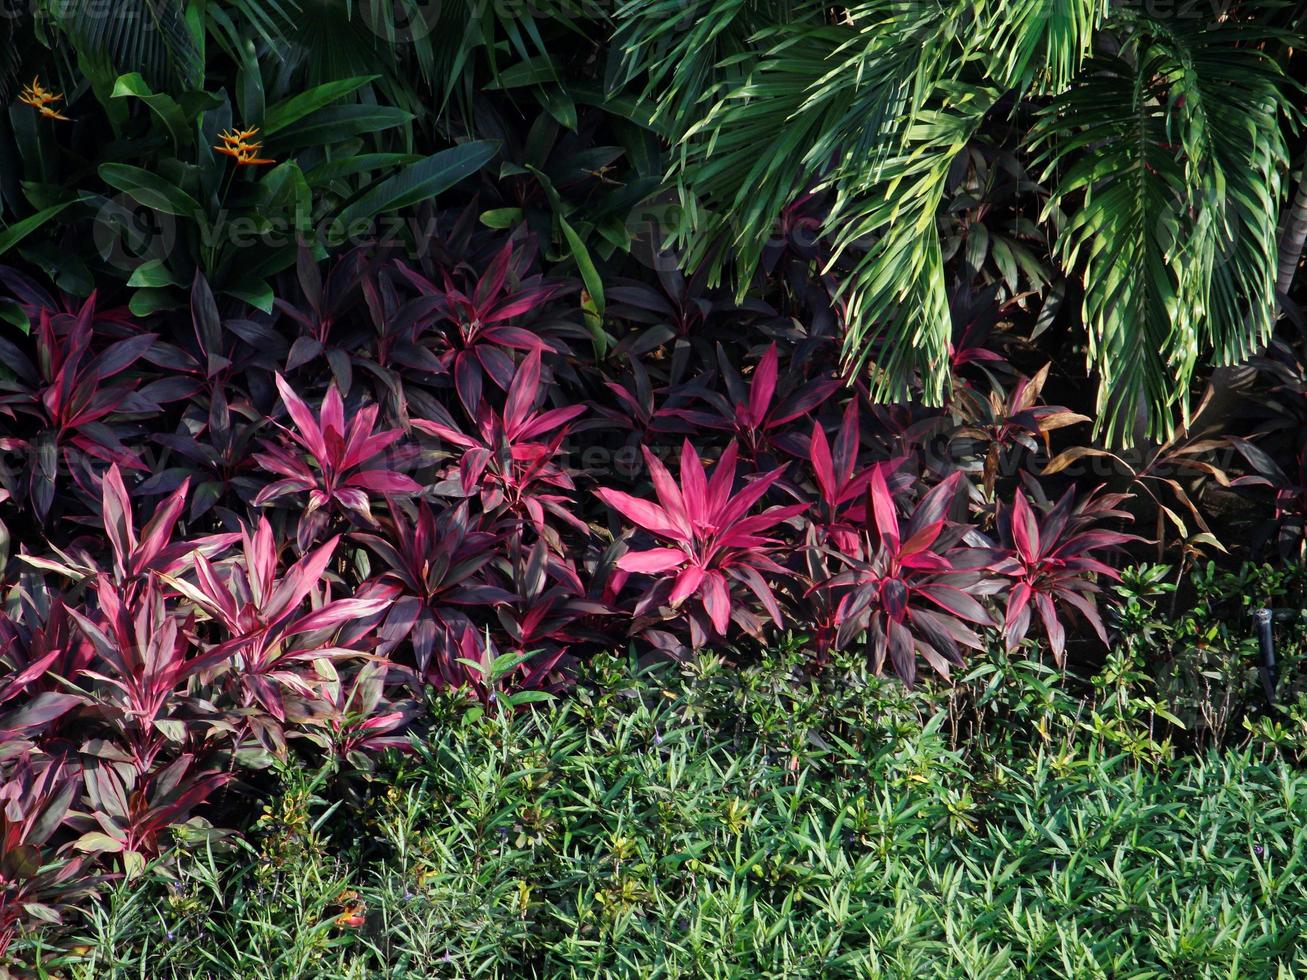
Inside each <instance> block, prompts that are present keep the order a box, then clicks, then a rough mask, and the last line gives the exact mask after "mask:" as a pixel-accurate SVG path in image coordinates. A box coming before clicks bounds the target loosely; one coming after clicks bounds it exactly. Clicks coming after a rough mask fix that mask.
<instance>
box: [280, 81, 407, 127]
mask: <svg viewBox="0 0 1307 980" xmlns="http://www.w3.org/2000/svg"><path fill="white" fill-rule="evenodd" d="M380 77H381V76H380V75H356V76H355V77H353V78H342V79H338V80H337V81H334V82H327V83H325V84H323V85H318V86H317V87H315V88H311V89H309V90H308V91H307V92H301V93H299V94H298V95H292V96H291V97H290V98H289V99H283V100H282V101H281V102H278V103H277V104H276V105H270V106H268V108H267V110H266V111H265V112H264V113H263V127H262V135H264V136H271V135H272V134H273V133H277V132H280V131H281V130H283V129H285V128H286V127H287V126H289V125H290V124H291V123H294V122H298V121H299V120H301V119H303V118H304V117H305V116H307V115H308V114H309V113H311V112H317V111H318V110H319V109H321V108H323V107H324V106H328V105H331V103H333V102H335V101H336V100H337V99H343V98H344V97H345V96H347V95H349V94H350V93H351V92H356V91H358V90H359V89H361V88H362V87H363V86H364V85H367V84H368V83H369V82H372V81H376V79H378V78H380Z"/></svg>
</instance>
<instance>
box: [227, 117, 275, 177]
mask: <svg viewBox="0 0 1307 980" xmlns="http://www.w3.org/2000/svg"><path fill="white" fill-rule="evenodd" d="M258 131H259V127H258V126H254V127H251V128H250V129H235V130H230V131H227V132H222V133H219V134H218V139H220V140H221V141H222V143H221V145H219V146H215V147H214V149H215V150H217V151H218V152H219V153H222V154H224V155H226V156H229V157H231V158H232V159H234V160H235V161H236V166H238V167H255V166H262V165H263V164H267V163H276V162H277V161H276V160H269V159H267V158H265V157H261V156H259V151H260V150H262V149H263V143H262V141H260V140H255V139H253V138H252V137H253V136H254V135H255V134H256V133H257V132H258Z"/></svg>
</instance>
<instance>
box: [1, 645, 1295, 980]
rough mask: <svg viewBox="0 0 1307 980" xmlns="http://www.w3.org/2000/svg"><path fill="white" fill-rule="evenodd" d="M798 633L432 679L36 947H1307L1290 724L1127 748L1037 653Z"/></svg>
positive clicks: (1275, 959)
mask: <svg viewBox="0 0 1307 980" xmlns="http://www.w3.org/2000/svg"><path fill="white" fill-rule="evenodd" d="M786 659H787V658H786V656H785V655H778V656H777V657H776V658H775V661H774V662H772V663H768V664H764V665H761V666H759V667H756V668H751V669H748V670H745V671H734V670H724V669H723V665H722V664H721V663H720V661H716V660H714V659H712V658H705V659H703V660H701V661H700V662H698V663H696V664H692V665H687V666H685V667H683V668H680V669H677V668H673V667H667V666H663V667H660V668H657V669H655V670H653V671H652V672H650V671H644V672H637V671H635V670H633V669H632V668H631V667H630V666H628V665H626V664H624V663H621V662H618V661H610V662H608V663H607V664H603V665H600V666H599V667H598V668H597V676H596V678H595V680H594V682H593V683H592V684H591V685H590V686H589V687H587V688H586V689H585V690H584V692H582V693H580V694H578V695H577V696H575V697H574V698H572V699H570V700H568V701H566V702H557V703H554V704H549V705H544V706H542V707H541V708H540V709H539V710H536V711H532V712H529V713H519V714H513V713H510V712H505V713H495V712H494V711H493V710H491V711H488V712H485V711H483V710H482V709H481V708H480V707H478V708H475V709H473V710H472V711H468V710H467V709H466V707H465V706H464V705H459V704H456V703H455V702H453V701H443V702H440V703H438V704H436V706H435V709H436V711H437V712H438V719H437V722H438V723H437V724H436V726H435V727H434V728H433V732H434V734H432V735H431V736H430V737H429V738H428V739H427V740H426V741H425V742H424V744H423V745H422V746H421V748H420V751H419V752H418V753H416V754H415V755H413V756H411V757H409V758H407V759H406V760H405V761H403V762H401V763H396V764H395V765H393V766H392V767H390V768H387V769H383V770H382V771H380V772H379V773H378V774H377V777H376V778H375V779H374V780H373V781H372V782H371V783H368V784H365V785H363V786H361V787H360V786H357V785H356V786H354V787H352V788H351V787H348V786H342V785H341V784H340V783H339V782H337V781H336V779H335V777H332V776H330V774H327V773H320V774H317V775H316V776H315V775H312V774H309V773H305V772H304V771H303V770H299V771H291V772H287V773H286V774H285V783H284V787H283V793H282V795H281V796H280V797H279V798H278V799H276V800H275V801H274V802H272V803H270V804H268V805H267V806H266V807H265V808H264V813H263V816H262V818H261V819H259V820H258V822H257V824H256V829H255V830H254V832H252V833H251V834H249V835H248V838H247V840H248V843H246V842H241V843H240V844H238V845H232V846H231V847H230V848H228V849H226V850H216V851H210V850H206V849H200V850H199V851H198V852H197V853H195V854H193V856H191V857H188V858H183V859H182V861H181V863H180V864H179V866H178V877H177V878H176V879H168V878H165V877H162V876H159V877H157V878H154V879H151V880H148V882H147V883H146V884H145V885H144V886H141V885H136V886H126V885H124V886H122V887H121V888H120V889H118V890H117V891H116V892H115V893H114V894H113V895H112V896H111V897H110V899H109V900H108V901H106V902H105V903H104V905H103V906H102V907H101V908H99V909H97V910H95V911H94V912H92V913H91V914H90V916H89V918H88V921H87V924H86V927H85V930H84V931H85V933H86V935H85V939H83V940H81V941H82V942H84V943H85V948H82V949H79V950H77V951H76V952H77V953H78V954H80V958H78V959H76V960H69V959H67V958H61V956H60V954H59V953H57V952H55V951H50V950H39V949H36V948H33V947H31V946H28V947H27V948H25V949H23V950H22V954H23V955H24V957H25V958H26V959H28V961H29V962H32V961H34V960H37V959H40V960H43V961H44V962H46V963H48V964H49V965H48V967H39V968H38V969H43V968H44V969H48V970H49V971H50V972H51V973H53V972H59V973H61V974H62V975H64V976H69V977H92V976H93V977H97V978H101V977H117V976H122V977H128V976H130V977H138V976H151V977H174V976H176V977H190V976H210V977H224V978H225V977H251V978H253V977H259V978H276V977H286V978H292V977H293V978H303V977H382V976H388V977H428V976H430V977H471V976H498V977H525V976H587V977H593V976H640V977H647V976H667V977H687V976H709V977H787V978H789V977H844V976H849V977H927V976H945V977H962V976H965V977H1011V976H1052V975H1061V976H1067V977H1072V976H1074V977H1109V976H1110V977H1145V976H1152V977H1190V976H1192V977H1206V976H1212V977H1215V976H1258V977H1274V976H1280V977H1289V976H1301V975H1303V972H1304V970H1307V954H1304V953H1303V952H1302V951H1301V949H1299V948H1297V941H1298V937H1299V933H1300V931H1301V923H1302V922H1303V921H1305V917H1307V890H1305V889H1304V886H1303V877H1302V874H1301V868H1300V862H1301V858H1300V856H1299V855H1301V854H1302V853H1303V852H1304V847H1305V845H1307V773H1304V772H1302V771H1301V770H1300V769H1296V768H1294V766H1293V765H1292V764H1291V760H1290V759H1289V758H1287V757H1286V755H1287V754H1286V753H1283V752H1281V751H1279V750H1276V749H1273V748H1272V747H1271V746H1270V745H1269V743H1253V744H1250V745H1248V746H1245V747H1244V748H1242V749H1234V750H1227V751H1225V752H1224V753H1217V752H1215V751H1210V752H1207V753H1206V754H1204V755H1202V756H1200V757H1199V758H1196V759H1185V760H1179V761H1177V760H1175V759H1174V758H1172V757H1171V756H1170V755H1168V754H1167V753H1166V752H1153V753H1151V754H1150V753H1149V752H1138V751H1131V750H1128V749H1126V748H1122V745H1123V744H1125V743H1124V742H1123V741H1122V740H1120V739H1117V738H1114V737H1113V736H1112V735H1111V732H1112V730H1113V725H1116V726H1117V727H1118V728H1123V729H1124V728H1129V727H1130V726H1131V725H1132V724H1134V723H1136V722H1140V721H1141V720H1142V715H1139V707H1138V705H1135V707H1133V708H1132V707H1131V706H1130V703H1129V699H1125V700H1124V701H1119V700H1118V699H1116V698H1115V697H1109V698H1104V699H1101V700H1100V701H1099V702H1098V703H1097V705H1096V706H1095V707H1094V708H1093V720H1092V721H1087V720H1086V719H1087V718H1088V717H1089V713H1088V712H1087V711H1086V704H1085V703H1082V702H1080V701H1077V699H1076V697H1075V696H1074V695H1073V694H1071V693H1067V691H1068V690H1069V686H1068V685H1065V684H1059V685H1053V684H1050V683H1049V682H1050V681H1051V680H1052V679H1053V675H1052V672H1051V671H1047V669H1046V668H1041V667H1039V666H1038V665H1032V664H1029V663H1025V664H1016V663H1012V664H1009V663H1008V662H1007V661H1005V660H1004V659H1002V658H991V659H990V660H989V661H987V662H985V663H978V664H977V666H976V671H977V676H976V678H975V681H976V683H974V684H973V685H971V686H970V687H968V688H966V689H956V690H954V691H952V692H951V693H950V692H949V691H946V690H936V691H935V692H933V693H932V692H930V691H926V690H919V691H917V692H913V693H909V692H906V691H905V690H904V689H903V688H902V686H900V685H897V684H895V683H893V682H885V681H883V680H881V679H878V678H875V677H869V676H867V675H866V674H865V672H864V671H863V670H862V669H861V668H859V667H857V666H842V665H838V664H836V665H834V666H833V667H832V669H830V670H829V671H827V672H826V674H824V675H823V677H822V678H821V679H814V680H808V681H803V682H799V683H796V682H795V679H794V677H793V676H792V674H791V667H792V665H790V664H787V663H786ZM1089 697H1090V698H1091V699H1092V698H1093V695H1090V696H1089ZM491 707H492V708H493V705H492V706H491ZM440 713H443V714H440ZM923 721H924V724H923ZM1299 728H1301V725H1299ZM968 732H969V733H970V734H969V735H968V734H967V733H968ZM998 733H1002V734H1001V735H1000V734H998ZM1300 734H1301V733H1300ZM1296 741H1297V744H1301V737H1299V738H1298V739H1297V740H1296ZM960 745H964V746H965V749H961V748H958V747H957V746H960ZM1290 754H1291V753H1290ZM329 799H330V800H334V802H331V803H328V802H327V801H328V800H329Z"/></svg>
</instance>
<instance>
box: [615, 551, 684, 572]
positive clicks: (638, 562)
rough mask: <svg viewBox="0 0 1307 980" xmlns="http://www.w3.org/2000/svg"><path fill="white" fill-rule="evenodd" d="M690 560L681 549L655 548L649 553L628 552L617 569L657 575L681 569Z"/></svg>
mask: <svg viewBox="0 0 1307 980" xmlns="http://www.w3.org/2000/svg"><path fill="white" fill-rule="evenodd" d="M687 560H688V558H687V556H686V554H685V552H684V551H682V550H681V549H680V548H653V549H651V550H649V551H628V552H627V553H626V554H624V555H622V557H621V558H619V559H617V567H618V568H620V569H622V570H623V571H626V572H643V573H644V574H646V575H656V574H658V573H659V572H666V571H668V570H670V569H673V568H679V567H680V566H681V565H683V564H685V562H686V561H687Z"/></svg>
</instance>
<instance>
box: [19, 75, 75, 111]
mask: <svg viewBox="0 0 1307 980" xmlns="http://www.w3.org/2000/svg"><path fill="white" fill-rule="evenodd" d="M63 97H64V96H63V93H62V92H51V91H50V90H49V89H47V88H45V87H44V86H42V85H41V78H40V76H39V75H38V76H37V77H36V78H33V79H32V84H31V85H24V86H23V90H22V91H21V92H19V93H18V101H19V102H23V103H26V104H27V105H30V106H31V107H32V108H33V109H36V110H37V111H38V112H40V113H41V115H43V116H45V118H47V119H58V120H60V121H62V122H71V120H70V119H69V118H68V117H67V116H65V115H64V114H63V113H61V112H59V111H58V110H57V109H54V108H52V106H53V105H54V103H56V102H62V101H63Z"/></svg>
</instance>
